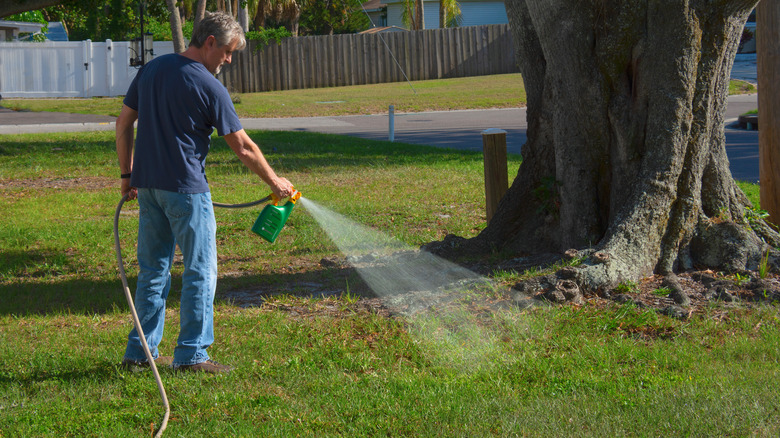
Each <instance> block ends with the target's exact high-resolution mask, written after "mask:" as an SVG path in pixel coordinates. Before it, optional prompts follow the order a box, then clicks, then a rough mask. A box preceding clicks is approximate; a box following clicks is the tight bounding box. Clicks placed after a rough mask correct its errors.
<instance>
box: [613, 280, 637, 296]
mask: <svg viewBox="0 0 780 438" xmlns="http://www.w3.org/2000/svg"><path fill="white" fill-rule="evenodd" d="M615 291H616V292H618V293H622V294H635V293H638V292H639V284H637V282H636V281H632V280H629V281H624V282H622V283H620V284H619V285H617V287H615Z"/></svg>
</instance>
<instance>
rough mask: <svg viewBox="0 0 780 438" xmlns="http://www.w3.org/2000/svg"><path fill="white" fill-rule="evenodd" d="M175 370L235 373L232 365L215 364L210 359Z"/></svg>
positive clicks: (176, 367)
mask: <svg viewBox="0 0 780 438" xmlns="http://www.w3.org/2000/svg"><path fill="white" fill-rule="evenodd" d="M173 370H174V371H188V372H193V373H210V374H219V373H229V372H231V371H233V367H231V366H230V365H222V364H220V363H217V362H214V361H213V360H211V359H208V360H206V361H205V362H201V363H196V364H195V365H177V366H174V367H173Z"/></svg>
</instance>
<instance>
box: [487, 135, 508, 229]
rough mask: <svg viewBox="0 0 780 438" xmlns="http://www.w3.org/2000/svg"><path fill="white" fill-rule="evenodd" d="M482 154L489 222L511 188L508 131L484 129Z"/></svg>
mask: <svg viewBox="0 0 780 438" xmlns="http://www.w3.org/2000/svg"><path fill="white" fill-rule="evenodd" d="M482 154H483V157H484V160H485V201H486V202H485V207H486V216H487V222H490V219H492V218H493V215H494V214H495V213H496V210H498V202H499V201H501V198H502V197H503V196H504V193H506V191H507V190H508V189H509V182H508V179H507V170H506V131H504V130H503V129H495V128H491V129H486V130H484V131H482Z"/></svg>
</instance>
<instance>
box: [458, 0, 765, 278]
mask: <svg viewBox="0 0 780 438" xmlns="http://www.w3.org/2000/svg"><path fill="white" fill-rule="evenodd" d="M505 3H506V8H507V13H508V16H509V22H510V27H511V28H512V31H513V35H514V38H515V45H516V50H517V55H518V60H519V64H520V69H521V72H522V76H523V80H524V82H525V89H526V93H527V96H528V112H527V117H528V142H527V143H526V144H525V145H524V146H523V149H522V155H523V163H522V165H521V166H520V169H519V171H518V174H517V177H516V178H515V180H514V183H513V184H512V187H511V188H510V189H509V191H508V192H507V194H506V195H505V197H504V198H503V199H502V201H501V203H500V205H499V209H498V211H497V213H496V215H495V216H494V217H493V219H492V220H491V222H490V223H489V224H488V226H487V228H486V229H485V230H484V231H483V232H482V233H481V234H480V235H479V236H478V237H476V238H475V239H472V240H471V241H469V242H468V243H467V244H466V247H468V248H469V250H471V251H473V250H474V249H475V248H477V249H482V250H503V251H507V252H510V253H512V254H533V253H541V252H553V251H556V252H563V251H565V250H567V249H571V248H574V249H580V250H585V249H590V250H595V251H598V252H597V253H595V254H594V255H593V256H591V257H590V258H589V259H588V260H587V261H586V263H585V265H586V267H585V268H584V269H582V270H581V271H582V272H581V278H580V280H581V281H580V283H581V285H582V286H584V287H586V288H590V289H591V290H593V289H599V288H601V287H609V286H612V285H614V284H615V283H617V282H620V281H623V280H627V279H636V278H639V277H642V276H645V275H648V274H651V273H653V272H659V273H669V272H672V271H674V270H678V269H689V268H692V267H694V266H712V267H718V268H725V269H745V268H748V267H751V266H755V265H756V264H757V262H758V260H759V258H760V255H761V251H763V250H764V244H763V243H761V241H760V239H759V238H758V237H757V235H756V233H755V232H754V231H752V230H751V229H750V227H749V226H748V221H747V220H746V219H745V216H746V210H745V207H746V205H747V204H748V201H747V199H746V198H745V196H744V194H742V192H741V191H740V190H739V188H738V187H737V186H736V184H735V182H734V180H733V179H732V177H731V173H730V171H729V165H728V160H727V158H726V150H725V136H724V131H723V123H724V111H725V107H726V103H727V95H728V85H729V73H730V71H731V67H732V64H733V60H734V55H735V54H736V50H737V45H738V42H739V38H740V35H741V31H742V27H743V25H744V23H745V21H746V19H747V16H748V14H749V13H750V11H751V9H752V8H753V7H754V6H755V4H756V0H744V1H737V0H730V1H727V0H721V1H715V2H712V1H709V2H705V1H698V2H697V1H685V0H674V1H666V2H657V1H648V0H633V1H617V0H613V1H598V2H584V3H583V2H580V1H575V0H506V2H505ZM751 222H753V223H755V224H756V225H757V226H758V228H760V230H761V231H760V234H761V237H764V238H765V239H769V240H770V242H771V243H773V244H776V243H778V242H777V235H776V234H774V233H773V232H771V230H768V229H767V228H766V227H765V226H764V225H763V224H761V223H759V222H760V221H758V222H756V221H751ZM585 253H586V254H593V253H592V252H585Z"/></svg>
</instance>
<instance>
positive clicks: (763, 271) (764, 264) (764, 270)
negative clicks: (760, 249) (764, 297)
mask: <svg viewBox="0 0 780 438" xmlns="http://www.w3.org/2000/svg"><path fill="white" fill-rule="evenodd" d="M767 275H769V248H767V249H766V251H764V254H763V255H762V256H761V261H760V262H759V264H758V276H759V277H761V278H762V279H763V278H766V276H767Z"/></svg>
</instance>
